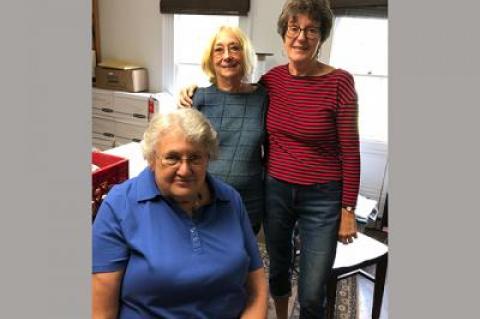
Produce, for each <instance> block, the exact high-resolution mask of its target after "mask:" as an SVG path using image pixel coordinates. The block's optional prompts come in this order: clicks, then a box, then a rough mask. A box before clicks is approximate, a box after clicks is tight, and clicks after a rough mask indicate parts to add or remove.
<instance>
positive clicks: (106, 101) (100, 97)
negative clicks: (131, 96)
mask: <svg viewBox="0 0 480 319" xmlns="http://www.w3.org/2000/svg"><path fill="white" fill-rule="evenodd" d="M92 103H93V107H94V108H97V109H102V108H111V109H113V93H112V92H100V91H93V92H92Z"/></svg>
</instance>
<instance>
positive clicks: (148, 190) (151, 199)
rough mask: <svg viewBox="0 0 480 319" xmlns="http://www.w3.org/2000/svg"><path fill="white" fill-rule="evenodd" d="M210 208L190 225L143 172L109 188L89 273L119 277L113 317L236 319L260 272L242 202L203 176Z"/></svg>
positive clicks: (95, 232) (151, 176)
mask: <svg viewBox="0 0 480 319" xmlns="http://www.w3.org/2000/svg"><path fill="white" fill-rule="evenodd" d="M207 182H208V184H209V186H210V189H211V190H212V193H213V194H212V195H213V201H212V203H211V204H209V205H207V206H204V207H202V208H201V209H200V210H199V211H198V212H196V213H195V214H194V216H193V218H190V217H189V216H188V215H187V214H186V213H185V212H184V211H183V210H182V209H181V208H180V207H179V206H178V205H176V204H175V202H173V201H171V200H169V199H168V198H165V197H163V196H162V195H161V194H160V191H159V189H158V187H157V185H156V183H155V176H154V173H153V172H152V171H151V170H150V169H149V168H148V167H147V168H145V169H144V170H143V171H142V172H141V173H140V175H139V176H137V177H135V178H132V179H129V180H127V181H125V182H124V183H122V184H120V185H117V186H115V187H113V188H112V189H111V190H110V192H109V193H108V196H107V197H106V198H105V200H104V201H103V203H102V205H101V207H100V209H99V211H98V213H97V217H96V219H95V222H94V224H93V273H98V272H113V271H118V270H122V269H123V270H124V271H125V273H124V277H123V281H122V285H121V300H120V309H119V318H121V319H127V318H128V319H133V318H142V319H146V318H238V317H239V315H240V314H241V312H242V310H243V309H244V307H245V304H246V301H247V292H246V287H245V284H246V279H247V274H248V273H249V272H251V271H254V270H256V269H258V268H260V267H262V266H263V263H262V260H261V258H260V255H259V252H258V247H257V242H256V238H255V236H254V234H253V232H252V228H251V226H250V222H249V219H248V215H247V213H246V211H245V208H244V205H243V202H242V200H241V197H240V195H239V194H238V193H237V191H235V190H234V189H233V188H232V187H230V186H229V185H227V184H225V183H223V182H221V181H220V180H219V179H217V178H215V177H213V176H210V175H207Z"/></svg>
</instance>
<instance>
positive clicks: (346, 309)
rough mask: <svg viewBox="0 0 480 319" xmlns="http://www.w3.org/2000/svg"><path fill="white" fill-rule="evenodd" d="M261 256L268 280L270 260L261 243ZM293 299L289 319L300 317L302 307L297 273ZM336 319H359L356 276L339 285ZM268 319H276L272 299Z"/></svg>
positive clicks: (341, 281) (293, 284)
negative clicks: (298, 292) (298, 291)
mask: <svg viewBox="0 0 480 319" xmlns="http://www.w3.org/2000/svg"><path fill="white" fill-rule="evenodd" d="M259 248H260V254H261V255H262V258H263V264H264V266H265V272H266V273H267V278H268V269H269V265H270V263H269V260H268V255H267V251H266V249H265V244H263V243H259ZM292 287H293V291H292V298H290V304H289V307H288V308H289V318H290V319H298V318H299V317H300V305H299V303H298V300H297V289H296V288H297V273H296V272H293V275H292ZM334 318H335V319H356V318H357V279H356V277H355V276H353V277H349V278H345V279H343V280H340V281H339V282H338V283H337V297H336V305H335V317H334ZM268 319H276V316H275V306H274V303H273V299H272V298H270V300H269V305H268Z"/></svg>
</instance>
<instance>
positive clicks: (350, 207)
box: [343, 206, 355, 214]
mask: <svg viewBox="0 0 480 319" xmlns="http://www.w3.org/2000/svg"><path fill="white" fill-rule="evenodd" d="M343 209H345V210H346V211H347V212H349V213H352V214H353V213H354V211H355V209H354V208H353V207H352V206H343Z"/></svg>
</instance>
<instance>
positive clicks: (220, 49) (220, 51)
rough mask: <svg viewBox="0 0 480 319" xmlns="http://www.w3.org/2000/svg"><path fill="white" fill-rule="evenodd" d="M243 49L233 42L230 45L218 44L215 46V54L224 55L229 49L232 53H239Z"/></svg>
mask: <svg viewBox="0 0 480 319" xmlns="http://www.w3.org/2000/svg"><path fill="white" fill-rule="evenodd" d="M242 50H243V49H242V47H241V46H240V45H238V44H232V45H229V46H228V47H223V46H217V47H214V48H213V54H214V55H215V56H223V55H224V54H225V51H228V52H229V53H231V54H239V53H240V52H242Z"/></svg>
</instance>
